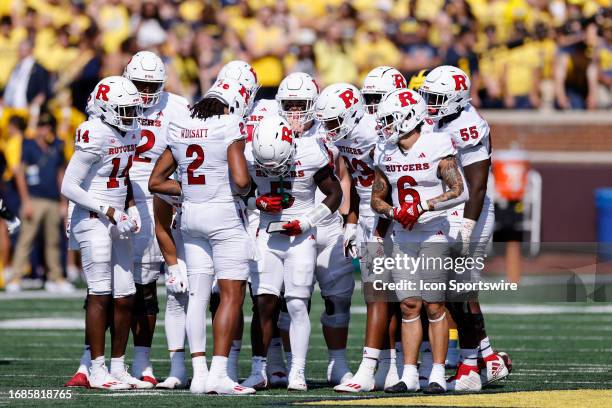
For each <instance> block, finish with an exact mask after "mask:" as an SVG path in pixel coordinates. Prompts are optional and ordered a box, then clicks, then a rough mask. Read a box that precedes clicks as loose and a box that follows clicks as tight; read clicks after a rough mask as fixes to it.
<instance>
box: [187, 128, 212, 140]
mask: <svg viewBox="0 0 612 408" xmlns="http://www.w3.org/2000/svg"><path fill="white" fill-rule="evenodd" d="M207 136H208V128H200V129H182V130H181V138H182V139H202V138H205V137H207Z"/></svg>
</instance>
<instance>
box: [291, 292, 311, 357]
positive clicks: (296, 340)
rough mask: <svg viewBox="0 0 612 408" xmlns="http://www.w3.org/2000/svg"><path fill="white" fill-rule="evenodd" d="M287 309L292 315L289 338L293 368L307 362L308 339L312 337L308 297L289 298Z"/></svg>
mask: <svg viewBox="0 0 612 408" xmlns="http://www.w3.org/2000/svg"><path fill="white" fill-rule="evenodd" d="M286 302H287V311H288V312H289V316H291V326H290V327H289V339H290V342H291V353H292V355H293V360H292V361H291V369H293V368H294V367H299V365H300V364H301V362H302V361H304V364H305V362H306V354H307V353H308V341H309V339H310V316H308V299H298V298H288V299H286Z"/></svg>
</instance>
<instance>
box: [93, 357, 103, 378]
mask: <svg viewBox="0 0 612 408" xmlns="http://www.w3.org/2000/svg"><path fill="white" fill-rule="evenodd" d="M103 369H104V356H100V357H96V358H94V359H93V360H91V375H95V374H96V373H98V372H99V371H100V370H103Z"/></svg>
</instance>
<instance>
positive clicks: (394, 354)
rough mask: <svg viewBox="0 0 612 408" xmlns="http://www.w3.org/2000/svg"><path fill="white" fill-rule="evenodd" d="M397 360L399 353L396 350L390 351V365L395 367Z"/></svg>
mask: <svg viewBox="0 0 612 408" xmlns="http://www.w3.org/2000/svg"><path fill="white" fill-rule="evenodd" d="M396 358H397V352H396V351H395V349H390V350H389V365H395V362H396Z"/></svg>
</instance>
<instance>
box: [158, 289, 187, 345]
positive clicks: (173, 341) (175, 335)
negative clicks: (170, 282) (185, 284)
mask: <svg viewBox="0 0 612 408" xmlns="http://www.w3.org/2000/svg"><path fill="white" fill-rule="evenodd" d="M167 295H168V297H167V300H166V315H165V318H164V328H165V329H166V341H167V343H168V350H180V349H182V348H184V347H185V324H186V319H187V303H188V302H189V293H173V292H170V291H167Z"/></svg>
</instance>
